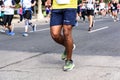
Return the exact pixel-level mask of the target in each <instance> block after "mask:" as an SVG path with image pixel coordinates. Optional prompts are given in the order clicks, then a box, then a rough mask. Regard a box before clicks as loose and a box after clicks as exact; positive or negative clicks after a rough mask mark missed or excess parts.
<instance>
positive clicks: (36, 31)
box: [30, 28, 50, 33]
mask: <svg viewBox="0 0 120 80" xmlns="http://www.w3.org/2000/svg"><path fill="white" fill-rule="evenodd" d="M46 30H50V28H45V29H40V30H36V31H35V32H40V31H46ZM32 32H33V31H30V33H32Z"/></svg>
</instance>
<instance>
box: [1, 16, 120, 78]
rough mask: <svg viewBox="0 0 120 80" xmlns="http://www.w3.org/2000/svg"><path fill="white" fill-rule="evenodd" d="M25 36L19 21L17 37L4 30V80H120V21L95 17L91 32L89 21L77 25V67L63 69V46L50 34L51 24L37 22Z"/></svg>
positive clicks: (74, 57)
mask: <svg viewBox="0 0 120 80" xmlns="http://www.w3.org/2000/svg"><path fill="white" fill-rule="evenodd" d="M36 23H38V24H37V31H36V32H32V31H31V28H30V29H29V36H28V37H23V36H22V32H23V31H24V26H23V24H15V33H16V34H15V36H8V35H6V34H4V33H0V80H120V76H119V75H120V35H119V34H120V21H118V22H114V21H113V20H112V18H111V17H109V16H107V17H104V18H95V25H94V28H93V30H92V31H91V32H88V31H87V30H88V21H87V20H86V22H85V23H83V22H82V21H79V26H77V27H74V28H73V39H74V43H75V44H76V49H75V50H74V51H73V60H74V63H75V65H76V66H75V68H74V69H73V70H72V71H69V72H64V71H62V66H63V65H64V61H62V60H61V53H62V52H63V51H64V49H63V47H62V46H60V45H58V44H57V43H55V42H54V41H53V40H52V39H51V36H50V33H49V32H50V31H49V23H48V24H43V23H40V22H39V21H38V22H37V21H36Z"/></svg>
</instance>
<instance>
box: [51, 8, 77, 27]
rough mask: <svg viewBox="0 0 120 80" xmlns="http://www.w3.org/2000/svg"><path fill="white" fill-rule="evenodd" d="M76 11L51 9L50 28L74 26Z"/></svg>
mask: <svg viewBox="0 0 120 80" xmlns="http://www.w3.org/2000/svg"><path fill="white" fill-rule="evenodd" d="M76 12H77V10H76V9H53V10H52V11H51V18H50V26H55V25H72V26H74V25H75V21H76Z"/></svg>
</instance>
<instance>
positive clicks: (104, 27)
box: [88, 26, 109, 33]
mask: <svg viewBox="0 0 120 80" xmlns="http://www.w3.org/2000/svg"><path fill="white" fill-rule="evenodd" d="M107 28H109V27H108V26H106V27H102V28H99V29H95V30H92V31H90V32H88V33H93V32H97V31H100V30H104V29H107Z"/></svg>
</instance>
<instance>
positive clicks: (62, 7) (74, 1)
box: [52, 0, 77, 9]
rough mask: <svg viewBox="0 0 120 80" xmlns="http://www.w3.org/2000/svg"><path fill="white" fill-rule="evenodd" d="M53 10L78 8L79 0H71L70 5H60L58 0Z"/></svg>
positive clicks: (54, 0)
mask: <svg viewBox="0 0 120 80" xmlns="http://www.w3.org/2000/svg"><path fill="white" fill-rule="evenodd" d="M52 8H53V9H65V8H77V0H70V3H69V4H58V3H57V2H56V0H53V4H52Z"/></svg>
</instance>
